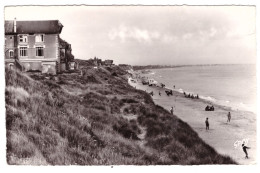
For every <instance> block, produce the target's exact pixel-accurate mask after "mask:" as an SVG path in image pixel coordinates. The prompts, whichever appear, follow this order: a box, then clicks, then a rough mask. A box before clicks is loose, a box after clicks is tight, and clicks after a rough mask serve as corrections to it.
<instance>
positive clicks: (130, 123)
mask: <svg viewBox="0 0 260 173" xmlns="http://www.w3.org/2000/svg"><path fill="white" fill-rule="evenodd" d="M81 70H82V73H66V74H60V75H59V76H58V77H52V76H46V75H42V74H40V73H31V74H24V73H21V72H16V71H12V70H7V69H6V94H5V100H6V129H7V162H8V164H33V165H39V164H51V165H64V164H66V165H68V164H73V165H76V164H78V165H111V164H112V165H129V164H130V165H147V164H153V165H155V164H156V165H158V164H167V165H169V164H235V162H234V161H232V160H231V159H230V158H229V157H227V156H222V155H219V154H218V153H216V151H215V150H214V149H213V148H211V147H210V146H208V145H207V144H205V143H204V142H203V141H202V140H201V139H200V138H199V137H198V135H197V134H196V133H195V132H194V131H193V130H192V129H191V128H190V126H189V125H188V124H186V123H185V122H183V121H181V120H180V119H178V118H177V117H176V116H174V115H171V114H170V113H169V112H168V111H166V110H164V109H163V108H162V107H160V106H157V105H155V104H154V102H153V101H152V98H151V97H150V96H149V95H148V94H147V93H145V92H143V91H140V90H136V89H134V88H133V87H131V86H129V85H128V83H127V80H126V78H125V75H127V73H126V72H125V71H123V70H122V69H120V68H119V67H117V66H114V67H101V68H97V69H94V68H92V67H91V66H81Z"/></svg>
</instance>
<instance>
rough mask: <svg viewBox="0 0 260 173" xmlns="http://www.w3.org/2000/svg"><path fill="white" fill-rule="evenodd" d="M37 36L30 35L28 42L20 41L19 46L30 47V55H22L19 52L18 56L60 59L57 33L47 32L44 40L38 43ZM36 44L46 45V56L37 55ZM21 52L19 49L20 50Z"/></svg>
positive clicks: (22, 58) (21, 57) (23, 58)
mask: <svg viewBox="0 0 260 173" xmlns="http://www.w3.org/2000/svg"><path fill="white" fill-rule="evenodd" d="M35 36H36V35H28V42H27V43H19V42H18V47H19V46H27V47H28V56H27V57H23V56H20V54H19V53H18V58H19V59H20V60H25V59H31V60H32V59H34V60H36V59H43V61H44V59H56V60H57V59H58V54H57V52H58V47H57V41H58V39H57V34H45V35H44V42H40V43H36V42H35ZM17 39H18V38H17ZM36 46H43V47H44V56H43V57H37V56H36ZM18 52H19V51H18Z"/></svg>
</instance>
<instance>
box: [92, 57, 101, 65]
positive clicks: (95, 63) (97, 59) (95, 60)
mask: <svg viewBox="0 0 260 173" xmlns="http://www.w3.org/2000/svg"><path fill="white" fill-rule="evenodd" d="M93 64H94V65H95V66H101V65H102V60H101V59H99V58H97V57H95V58H94V59H93Z"/></svg>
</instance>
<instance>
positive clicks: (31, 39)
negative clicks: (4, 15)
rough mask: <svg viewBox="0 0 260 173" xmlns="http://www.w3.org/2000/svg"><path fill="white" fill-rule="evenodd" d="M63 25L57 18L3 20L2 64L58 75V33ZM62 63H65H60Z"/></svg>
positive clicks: (59, 57) (59, 67)
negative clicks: (3, 49) (3, 55)
mask: <svg viewBox="0 0 260 173" xmlns="http://www.w3.org/2000/svg"><path fill="white" fill-rule="evenodd" d="M62 28H63V25H62V24H61V23H60V22H59V21H58V20H46V21H16V20H13V21H5V64H6V66H8V67H10V68H20V69H22V70H23V71H41V72H42V73H51V74H57V73H59V72H62V71H63V70H65V69H62V62H66V63H68V62H69V61H66V60H64V59H63V61H62V60H61V52H62V51H63V49H65V52H66V48H67V47H65V48H64V47H62V46H61V39H60V33H61V31H62ZM63 66H64V65H63Z"/></svg>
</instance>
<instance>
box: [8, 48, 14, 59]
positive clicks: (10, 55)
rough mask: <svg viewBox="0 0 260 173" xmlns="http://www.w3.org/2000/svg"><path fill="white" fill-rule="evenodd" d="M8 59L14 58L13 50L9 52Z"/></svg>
mask: <svg viewBox="0 0 260 173" xmlns="http://www.w3.org/2000/svg"><path fill="white" fill-rule="evenodd" d="M9 57H10V58H13V57H14V51H13V50H9Z"/></svg>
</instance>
